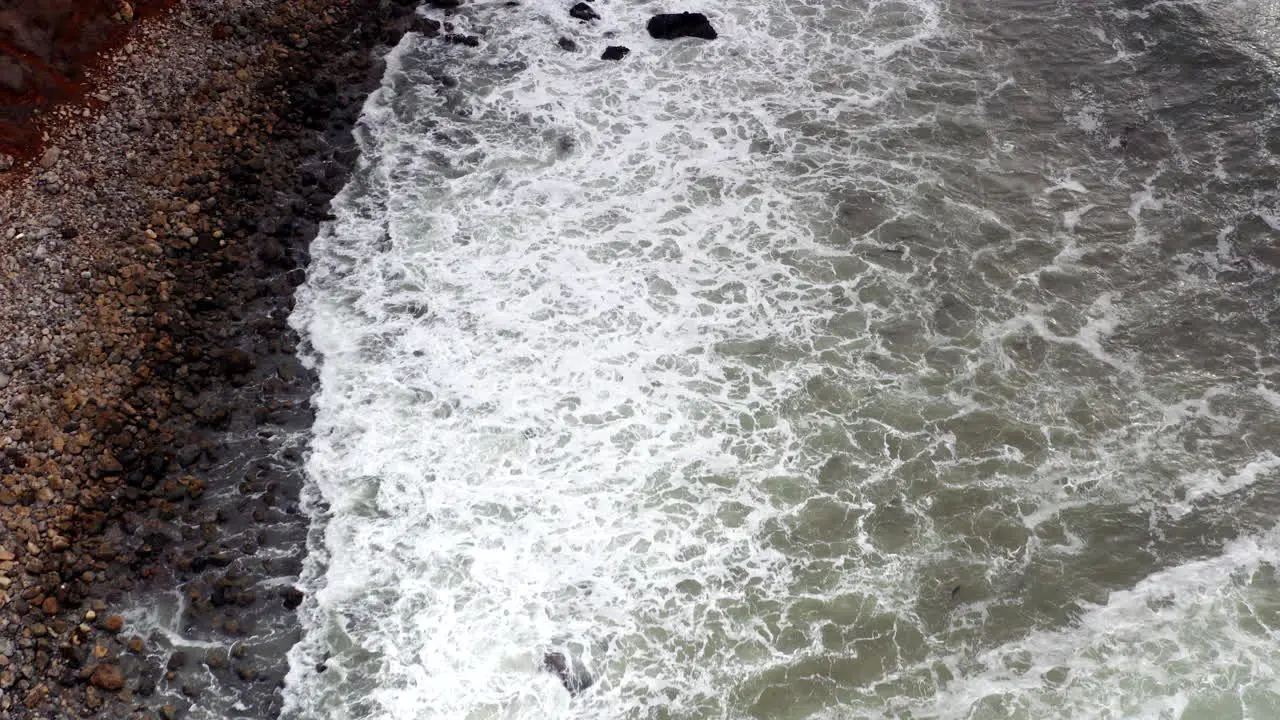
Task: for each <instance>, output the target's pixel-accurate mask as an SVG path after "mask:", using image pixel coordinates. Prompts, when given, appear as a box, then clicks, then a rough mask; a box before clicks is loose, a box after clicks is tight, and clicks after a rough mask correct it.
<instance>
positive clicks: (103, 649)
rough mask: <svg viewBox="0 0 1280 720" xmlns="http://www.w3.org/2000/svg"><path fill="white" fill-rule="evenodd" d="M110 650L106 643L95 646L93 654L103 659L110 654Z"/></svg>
mask: <svg viewBox="0 0 1280 720" xmlns="http://www.w3.org/2000/svg"><path fill="white" fill-rule="evenodd" d="M110 652H111V651H110V650H108V649H107V646H106V645H94V646H93V656H94V657H95V658H97V659H98V660H101V659H102V658H104V657H106V656H107V655H108V654H110Z"/></svg>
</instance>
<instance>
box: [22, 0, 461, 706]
mask: <svg viewBox="0 0 1280 720" xmlns="http://www.w3.org/2000/svg"><path fill="white" fill-rule="evenodd" d="M9 5H10V7H7V8H0V21H2V22H3V24H4V29H5V30H6V31H7V33H8V34H7V35H6V37H7V40H6V42H8V43H9V49H10V51H9V52H8V54H7V58H8V59H7V60H6V62H7V63H8V65H6V69H7V71H8V75H7V76H6V77H8V79H9V83H8V85H7V90H6V92H8V93H9V94H8V95H7V96H6V97H5V100H6V102H8V103H9V106H8V107H7V108H6V115H5V117H4V122H5V125H4V128H2V129H3V131H4V132H3V138H2V139H3V141H4V149H5V150H6V151H7V152H8V153H9V155H8V156H7V157H6V160H5V162H4V165H6V166H8V170H7V171H6V172H5V173H3V174H0V333H2V334H3V336H4V341H3V343H0V717H11V718H27V717H31V718H35V717H39V718H45V717H50V718H52V717H58V718H62V717H90V716H97V717H113V718H116V717H164V718H173V717H183V716H185V715H186V714H187V711H188V709H189V708H190V707H191V706H192V705H194V704H199V706H200V709H201V713H200V716H202V717H204V716H208V717H232V716H237V717H240V716H243V717H270V716H273V715H275V714H277V713H278V711H279V706H280V696H279V687H280V685H281V683H282V680H283V677H284V674H285V670H286V668H285V664H286V661H285V652H286V650H287V649H288V648H289V647H290V646H291V645H292V644H293V642H294V641H295V640H296V637H297V632H298V631H297V629H296V625H297V623H296V618H295V617H294V609H295V608H296V607H297V605H298V603H299V602H300V601H301V595H300V593H299V592H298V591H297V590H295V589H294V588H293V587H292V585H291V584H290V579H291V578H293V577H294V576H296V574H297V572H298V568H299V566H300V563H301V557H302V552H303V541H304V539H305V535H306V531H307V521H306V518H305V516H304V515H303V514H302V513H300V511H299V509H298V495H299V489H300V487H301V483H302V479H301V469H300V466H299V460H300V457H301V453H302V451H303V449H304V444H305V437H304V435H305V433H304V432H303V431H305V429H306V428H307V427H309V424H310V410H309V408H308V398H309V397H310V395H311V393H312V390H313V387H314V378H313V377H312V375H311V374H310V372H309V371H307V370H306V369H304V368H303V367H302V366H301V365H300V364H299V363H298V362H297V360H296V359H295V357H294V349H295V345H296V343H297V337H296V335H295V334H294V332H293V331H292V330H290V329H289V327H288V324H287V322H286V318H287V315H288V313H289V311H290V309H291V307H292V298H293V291H294V288H295V287H296V286H298V285H299V284H300V283H302V282H303V280H304V278H305V272H304V269H303V268H304V267H305V265H306V259H307V247H308V243H309V242H310V240H311V239H312V238H313V237H314V235H315V233H316V230H317V225H318V223H320V222H322V221H324V220H325V219H326V217H327V216H328V215H327V213H328V203H329V200H330V198H331V197H332V196H333V194H334V193H335V192H336V191H337V190H338V189H340V188H341V187H342V185H343V183H344V182H345V178H346V176H347V173H348V170H349V169H350V167H351V164H352V163H353V162H354V159H355V156H356V152H355V150H354V145H353V143H352V141H351V129H352V127H353V124H354V122H355V120H356V119H357V117H358V114H359V111H360V108H361V104H362V103H363V101H364V98H365V97H366V95H367V94H368V92H369V91H370V89H371V88H372V87H374V86H376V84H377V82H378V80H379V78H380V76H381V60H380V58H381V57H382V55H383V53H385V51H386V49H387V48H388V47H390V46H391V45H393V44H395V43H396V42H397V40H398V39H399V37H400V36H401V35H402V34H403V33H405V32H407V31H411V30H416V31H418V32H423V33H426V34H430V35H434V34H435V33H436V32H437V31H439V29H440V27H439V24H438V23H436V22H435V21H431V20H426V19H425V18H422V17H419V16H416V15H414V10H415V4H414V3H413V2H411V1H403V0H190V1H188V2H179V3H176V4H173V6H172V7H169V5H170V4H169V3H151V4H145V3H144V4H142V6H141V7H136V8H135V6H134V5H131V4H129V3H126V2H119V3H109V4H106V5H103V7H102V8H98V10H97V12H96V14H95V13H94V12H89V11H86V10H85V8H86V7H87V6H88V5H92V3H90V4H84V5H81V6H80V8H79V10H77V13H79V14H78V15H76V16H75V17H71V16H68V15H66V14H64V15H61V16H56V12H54V11H55V10H56V7H55V5H56V4H55V5H51V6H49V7H45V8H44V9H45V10H48V11H49V12H50V13H53V15H54V17H52V19H51V17H50V16H41V17H34V15H39V12H36V11H30V9H29V8H28V9H24V8H23V7H21V4H19V6H16V7H14V6H13V4H12V3H10V4H9ZM42 7H44V6H42ZM50 8H54V9H53V10H50ZM68 12H70V11H68ZM24 13H26V15H24ZM58 23H63V25H58ZM67 23H70V24H71V25H72V26H75V27H79V28H81V29H85V31H86V32H89V33H94V34H95V35H94V37H97V38H99V39H100V40H101V42H99V43H97V44H95V43H92V42H88V43H86V44H85V45H84V46H83V47H80V48H79V50H77V52H79V53H80V55H78V56H76V55H75V53H70V54H68V53H62V54H61V55H59V54H58V53H57V52H55V51H54V50H52V49H50V48H45V50H46V51H47V52H43V55H42V51H39V50H34V51H33V50H31V49H30V46H27V47H26V49H23V48H19V49H18V50H17V51H13V46H14V44H15V43H18V41H19V40H21V39H22V38H24V37H26V38H28V39H29V38H30V37H32V36H33V35H32V34H33V33H35V34H36V35H39V33H40V32H44V33H45V34H44V35H43V36H41V37H44V39H45V40H46V41H49V39H50V38H54V46H55V48H56V47H60V46H58V45H57V42H56V39H57V38H58V37H64V35H58V32H64V31H65V29H66V24H67ZM50 28H53V29H52V30H51V29H50ZM58 28H62V30H58ZM55 30H56V31H57V32H55ZM24 33H25V34H24ZM463 40H465V38H463ZM18 44H19V45H20V43H18ZM73 56H74V57H73ZM15 58H16V60H15ZM77 58H78V59H77ZM60 63H61V64H60ZM77 63H78V64H77ZM15 67H16V68H18V70H16V71H15V70H14V68H15ZM23 68H25V70H24V69H23ZM31 68H37V69H39V68H43V69H44V70H47V71H48V72H44V70H41V71H40V72H35V71H32V70H31ZM24 72H27V73H28V74H27V75H26V76H24V75H23V73H24ZM42 73H43V74H42ZM24 78H25V79H24ZM42 78H43V79H42ZM49 78H53V79H52V80H50V79H49ZM41 83H45V84H44V85H42V84H41ZM48 83H52V86H53V87H54V90H57V91H58V92H50V91H48V87H50V86H49V85H48ZM59 89H60V90H59ZM24 103H25V104H24Z"/></svg>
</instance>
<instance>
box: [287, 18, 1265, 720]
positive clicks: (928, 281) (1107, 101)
mask: <svg viewBox="0 0 1280 720" xmlns="http://www.w3.org/2000/svg"><path fill="white" fill-rule="evenodd" d="M596 7H597V9H598V10H599V12H600V14H601V15H602V16H603V20H602V21H600V22H598V23H595V24H590V25H587V24H580V23H578V22H577V21H576V20H573V19H572V18H570V17H569V16H568V14H567V9H568V8H567V4H566V3H564V2H560V1H559V0H555V1H553V0H532V1H531V2H524V3H522V4H520V5H519V6H516V7H509V6H507V5H505V4H503V3H497V2H494V3H482V2H477V3H473V4H471V5H468V6H466V7H464V9H463V10H462V11H461V12H460V13H458V14H456V15H453V16H452V17H451V18H449V19H450V20H451V21H452V22H455V23H456V24H458V25H459V30H460V31H467V32H479V31H482V32H483V33H484V35H483V41H482V44H481V46H480V47H479V48H476V49H472V48H467V47H460V46H446V45H443V44H441V43H439V42H438V41H434V40H427V39H423V38H420V37H417V36H410V37H408V38H406V39H405V40H404V41H403V42H402V43H401V44H400V46H398V47H397V48H396V49H395V51H394V52H393V53H392V55H391V57H390V65H389V69H388V72H387V75H386V78H385V80H384V83H383V86H382V88H381V89H380V90H379V91H378V92H377V93H376V94H375V95H374V96H373V97H371V98H370V100H369V101H368V104H367V106H366V108H365V114H364V119H363V121H362V126H361V128H360V130H359V134H360V136H361V142H362V148H363V152H364V156H363V158H362V160H361V163H360V169H359V170H358V172H357V173H356V175H355V177H354V178H353V180H352V182H351V184H350V185H349V187H348V188H347V189H346V190H345V191H344V192H343V193H342V195H341V196H340V198H339V200H338V201H337V219H336V220H335V221H334V222H332V223H331V224H330V225H329V226H328V227H327V228H326V229H325V230H324V231H323V233H322V236H321V238H319V239H318V240H317V242H316V243H315V245H314V247H313V264H312V267H311V270H310V276H309V280H308V283H307V285H306V286H304V287H303V288H302V291H301V295H300V298H299V304H298V309H297V311H296V313H295V316H294V323H295V325H296V326H297V327H298V328H299V329H300V330H301V331H302V332H303V334H304V336H305V337H306V338H307V340H308V342H309V346H310V348H311V350H312V352H313V360H314V361H315V362H316V363H317V365H318V367H319V370H320V376H321V383H322V387H321V391H320V393H319V395H318V396H317V398H316V405H317V408H318V411H319V416H318V420H317V423H316V426H315V436H314V440H313V451H312V456H311V458H310V460H309V466H308V472H309V474H310V477H311V482H312V487H311V491H310V492H311V496H310V498H309V502H310V506H311V511H312V512H313V513H314V517H315V525H314V528H313V532H312V537H311V543H310V559H309V563H308V569H307V574H306V576H305V577H304V578H303V581H304V587H305V588H306V589H307V590H308V599H307V601H306V603H305V604H304V606H303V619H304V625H305V628H306V637H305V639H304V641H303V642H302V643H301V644H300V645H299V646H297V647H296V648H295V649H294V651H293V653H292V655H291V666H292V669H291V672H290V675H289V678H288V685H287V688H286V701H287V707H286V712H285V714H286V716H287V717H289V718H293V719H295V720H302V719H304V718H305V719H312V718H314V719H325V720H339V719H343V720H346V719H351V720H355V719H366V718H367V719H374V718H378V719H382V718H386V719H396V720H400V719H408V718H413V719H424V720H425V719H434V718H458V719H465V720H481V719H488V718H493V719H498V718H502V719H516V718H530V719H544V718H583V719H586V718H593V719H598V718H627V719H636V720H639V719H642V718H643V719H646V720H650V719H651V720H660V719H672V720H674V719H677V718H678V719H689V720H693V719H704V718H707V719H709V718H723V719H738V718H788V719H790V718H841V719H843V718H864V717H865V718H879V717H896V718H975V719H977V718H1028V719H1036V720H1038V719H1043V718H1186V719H1188V720H1190V719H1193V718H1206V719H1209V718H1212V719H1214V720H1220V719H1224V718H1259V719H1266V718H1278V717H1280V680H1278V679H1277V678H1278V677H1280V577H1278V575H1277V571H1276V566H1277V562H1278V561H1280V527H1278V522H1277V520H1278V518H1280V443H1277V438H1278V437H1280V383H1278V381H1280V355H1278V353H1277V351H1278V350H1280V342H1277V339H1276V335H1275V334H1274V332H1273V329H1274V327H1275V326H1276V325H1277V323H1278V322H1280V299H1278V298H1277V291H1276V287H1277V284H1276V283H1277V277H1276V275H1277V268H1280V249H1278V248H1277V238H1278V237H1280V192H1278V189H1277V185H1276V178H1277V177H1280V104H1278V103H1277V91H1278V90H1280V85H1278V84H1277V83H1276V81H1275V76H1274V74H1273V73H1274V71H1275V69H1276V65H1275V61H1274V56H1273V54H1272V49H1273V48H1275V47H1280V45H1277V44H1276V43H1277V42H1278V41H1277V37H1278V34H1277V33H1276V32H1273V29H1274V28H1275V27H1278V26H1280V25H1278V24H1277V23H1275V22H1274V18H1275V17H1276V16H1277V15H1278V13H1277V12H1276V11H1275V10H1274V8H1271V7H1270V6H1268V5H1261V4H1244V3H1236V4H1228V3H1187V2H1169V1H1168V0H1158V1H1157V2H1149V3H1144V2H1096V1H1088V0H1085V1H1082V2H1057V3H1055V2H1048V1H1037V2H1032V1H1031V0H995V1H979V0H936V1H934V0H909V1H897V0H885V1H883V2H866V1H865V0H804V1H801V0H751V1H748V0H709V1H708V2H707V3H705V4H703V5H699V6H697V7H692V6H690V7H688V8H685V7H674V6H670V7H669V6H665V5H658V4H654V3H621V2H606V1H605V0H599V1H598V2H597V3H596ZM667 9H675V10H680V9H693V10H702V11H704V12H706V13H707V14H708V15H709V16H710V17H711V18H712V21H713V23H714V24H715V25H716V27H717V29H718V30H719V32H720V38H719V39H718V40H716V41H714V42H704V41H697V40H684V41H678V42H660V41H655V40H651V39H649V38H648V37H647V36H646V35H645V34H644V23H645V21H646V20H647V19H648V17H649V16H650V15H651V14H652V13H654V12H657V11H661V10H667ZM610 30H614V31H617V35H616V37H614V38H612V39H606V38H605V37H604V33H605V31H610ZM561 35H565V36H569V37H572V38H574V39H575V40H576V41H577V42H578V44H579V45H580V46H581V47H582V48H583V51H582V52H579V53H569V52H564V51H562V50H561V49H560V48H559V47H557V44H556V39H557V38H558V37H560V36H561ZM606 44H623V45H627V46H629V47H630V48H631V50H632V52H631V54H630V55H629V56H628V57H627V58H626V59H625V60H624V61H622V62H605V61H601V60H598V59H597V58H598V57H599V53H600V51H601V50H602V49H603V47H604V46H605V45H606ZM549 650H557V651H561V652H565V653H567V654H569V655H570V656H571V657H572V658H573V662H574V664H575V665H576V666H578V667H579V669H580V671H582V672H589V673H590V674H591V675H592V676H593V678H594V679H595V684H594V685H593V686H592V687H591V688H589V689H588V690H586V691H585V692H583V693H581V694H579V695H577V696H576V697H575V696H571V695H570V694H569V693H568V692H566V690H565V688H564V687H562V685H561V684H560V682H559V680H558V679H557V678H556V677H555V675H553V674H551V673H547V672H540V671H539V669H538V665H539V661H540V659H541V658H542V655H543V653H544V652H547V651H549Z"/></svg>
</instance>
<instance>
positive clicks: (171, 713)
mask: <svg viewBox="0 0 1280 720" xmlns="http://www.w3.org/2000/svg"><path fill="white" fill-rule="evenodd" d="M160 715H161V716H162V717H164V720H177V718H178V709H177V708H175V707H174V706H172V705H165V706H164V707H162V708H160Z"/></svg>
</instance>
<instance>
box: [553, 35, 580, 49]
mask: <svg viewBox="0 0 1280 720" xmlns="http://www.w3.org/2000/svg"><path fill="white" fill-rule="evenodd" d="M556 44H557V45H559V46H560V49H561V50H565V51H567V52H578V43H576V42H574V41H572V40H570V39H569V38H567V37H562V38H560V39H559V40H557V41H556Z"/></svg>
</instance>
